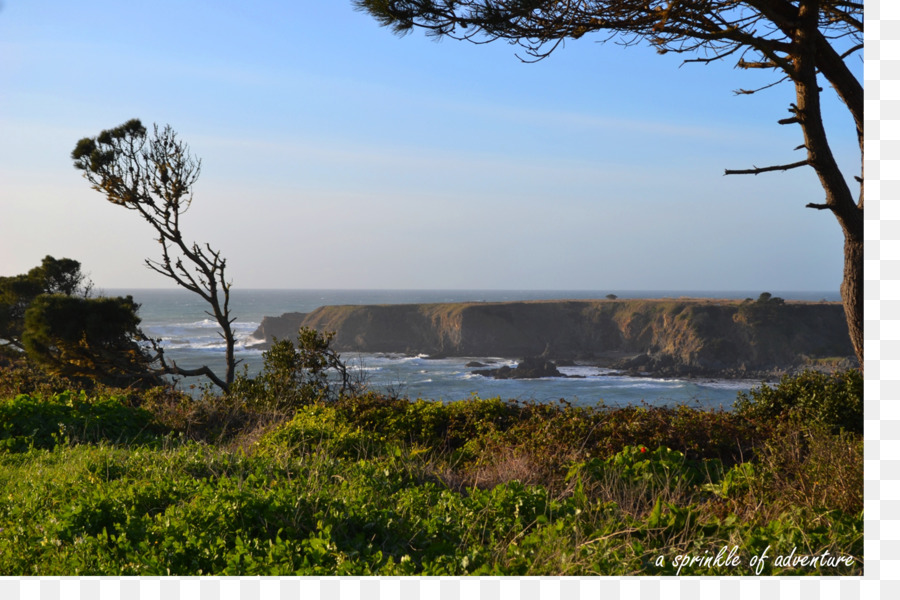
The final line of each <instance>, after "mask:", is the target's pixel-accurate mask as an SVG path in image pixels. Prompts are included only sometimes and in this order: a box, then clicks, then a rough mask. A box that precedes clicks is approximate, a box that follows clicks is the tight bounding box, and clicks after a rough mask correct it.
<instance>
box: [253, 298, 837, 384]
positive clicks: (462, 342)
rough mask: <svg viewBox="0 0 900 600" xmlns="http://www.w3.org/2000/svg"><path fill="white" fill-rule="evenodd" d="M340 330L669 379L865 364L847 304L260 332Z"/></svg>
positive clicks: (573, 308) (478, 312)
mask: <svg viewBox="0 0 900 600" xmlns="http://www.w3.org/2000/svg"><path fill="white" fill-rule="evenodd" d="M300 327H310V328H313V329H317V330H319V331H333V332H334V333H335V337H334V342H333V345H334V348H335V349H336V350H338V351H340V352H363V353H378V352H383V353H402V354H411V355H416V354H427V355H429V356H431V357H434V358H438V357H450V356H454V357H459V356H472V357H479V356H482V357H505V358H522V357H526V356H534V357H538V356H539V357H543V358H547V359H552V360H557V361H578V362H583V363H587V364H595V365H599V366H607V367H611V368H616V369H623V370H626V371H631V372H635V373H637V372H645V373H653V374H657V375H695V376H718V377H727V376H733V377H740V376H752V375H758V374H763V373H768V374H771V373H777V372H779V371H786V370H790V369H793V368H798V367H802V366H804V365H812V364H817V363H819V364H821V363H823V362H824V363H829V364H834V363H838V362H842V363H843V364H851V363H852V362H853V358H852V357H853V356H854V354H853V347H852V346H851V344H850V338H849V335H848V333H847V324H846V321H845V320H844V312H843V307H842V306H841V304H840V303H837V302H791V301H788V302H783V301H780V300H779V299H772V301H762V299H761V300H755V301H754V300H745V301H735V300H716V299H657V300H653V299H641V300H625V299H616V300H549V301H525V302H466V303H448V304H392V305H363V306H322V307H320V308H317V309H316V310H314V311H312V312H310V313H285V314H283V315H281V316H278V317H265V318H264V319H263V320H262V323H261V324H260V326H259V328H258V329H257V330H256V332H255V333H254V334H253V336H252V337H253V339H254V340H256V341H257V342H258V344H259V345H261V346H263V347H265V346H267V345H268V344H270V343H271V342H272V340H273V338H278V339H285V338H295V337H296V335H297V331H298V330H299V328H300Z"/></svg>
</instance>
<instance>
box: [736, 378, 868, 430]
mask: <svg viewBox="0 0 900 600" xmlns="http://www.w3.org/2000/svg"><path fill="white" fill-rule="evenodd" d="M735 409H736V411H737V413H738V414H739V415H742V416H744V417H747V418H753V419H759V420H767V419H769V420H771V419H775V418H780V417H789V416H790V417H796V418H799V419H800V420H803V421H806V422H818V423H822V424H824V425H827V426H829V427H830V428H831V429H832V431H834V432H837V431H839V430H841V429H845V430H846V431H850V432H854V433H860V434H861V433H862V432H863V377H862V373H860V372H859V371H857V370H856V369H850V370H847V371H841V372H838V373H832V374H827V373H818V372H816V371H805V372H803V373H801V374H800V375H794V376H791V375H785V376H784V377H782V378H781V381H780V382H779V383H778V385H777V386H775V387H769V386H768V385H765V384H763V385H762V386H761V387H759V388H755V389H752V390H750V391H749V392H738V398H737V401H736V402H735Z"/></svg>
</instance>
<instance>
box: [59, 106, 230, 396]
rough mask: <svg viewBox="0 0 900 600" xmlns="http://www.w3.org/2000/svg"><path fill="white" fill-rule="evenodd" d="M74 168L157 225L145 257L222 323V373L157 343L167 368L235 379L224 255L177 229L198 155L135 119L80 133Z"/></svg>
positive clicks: (196, 170) (120, 203) (216, 380)
mask: <svg viewBox="0 0 900 600" xmlns="http://www.w3.org/2000/svg"><path fill="white" fill-rule="evenodd" d="M72 159H73V160H74V161H75V168H76V169H79V170H80V171H82V172H83V174H84V177H85V178H86V179H87V180H88V181H89V182H90V183H91V185H92V187H93V188H94V189H95V190H97V191H98V192H102V193H103V194H105V195H106V199H107V200H109V201H110V202H112V203H113V204H115V205H118V206H123V207H125V208H127V209H129V210H133V211H136V212H137V213H138V214H140V215H141V216H142V217H143V218H144V220H145V221H147V222H148V223H149V224H150V226H151V227H152V228H153V229H154V230H155V231H156V233H157V235H158V236H159V237H157V241H158V242H159V245H160V247H161V251H162V258H161V259H160V260H151V259H149V258H148V259H146V261H145V262H146V265H147V266H148V267H149V268H150V269H152V270H154V271H156V272H157V273H160V274H161V275H164V276H166V277H168V278H169V279H171V280H172V281H174V282H175V283H176V284H178V285H179V286H181V287H183V288H184V289H186V290H189V291H191V292H193V293H195V294H197V295H198V296H200V297H201V298H203V300H204V301H205V302H206V303H207V304H208V305H209V310H208V311H206V313H207V314H208V315H209V316H210V317H212V318H213V319H215V320H216V322H217V323H218V324H219V326H220V327H221V328H222V331H221V332H220V335H221V336H222V338H223V339H224V340H225V378H224V380H223V379H222V378H220V377H219V376H218V375H216V374H215V373H214V372H213V371H212V369H210V368H209V367H208V366H203V367H201V368H199V369H183V368H181V367H178V366H177V365H176V364H175V363H173V362H167V361H166V360H165V357H164V355H163V352H162V348H160V347H158V346H157V348H156V350H157V352H158V356H159V359H160V361H161V362H162V364H163V367H164V369H165V370H166V372H167V373H170V374H173V375H184V376H196V375H205V376H206V377H208V378H209V379H210V381H212V382H213V383H215V384H216V385H217V386H219V387H220V388H222V389H223V390H226V391H227V390H228V388H229V386H230V385H231V383H232V382H233V381H234V375H235V366H236V364H237V361H236V360H235V357H234V345H235V335H234V329H233V328H232V323H233V322H234V318H232V317H231V313H230V309H229V300H230V291H231V282H229V281H227V280H226V279H225V258H224V257H223V256H222V254H221V252H220V251H218V250H213V249H212V247H211V246H210V245H209V244H204V245H202V246H201V245H200V244H198V243H196V242H187V241H185V239H184V237H183V236H182V232H181V217H182V215H183V214H184V213H185V211H186V210H187V209H188V208H189V207H190V205H191V200H192V199H193V191H192V186H193V185H194V183H195V182H196V181H197V178H198V177H199V175H200V160H199V159H198V158H196V157H194V156H192V155H191V154H190V150H189V149H188V147H187V145H185V144H184V143H183V142H181V141H179V140H178V139H177V138H176V134H175V132H174V131H173V130H172V128H171V127H169V126H168V125H166V126H165V127H164V128H163V129H161V130H160V129H159V128H158V127H157V126H156V125H154V126H153V133H152V135H151V134H149V133H148V132H147V129H146V128H145V127H144V126H143V125H142V124H141V122H140V121H139V120H138V119H132V120H130V121H128V122H127V123H124V124H123V125H120V126H119V127H116V128H114V129H108V130H104V131H101V132H100V135H98V136H97V137H95V138H84V139H82V140H80V141H79V142H78V144H77V145H76V146H75V150H73V151H72Z"/></svg>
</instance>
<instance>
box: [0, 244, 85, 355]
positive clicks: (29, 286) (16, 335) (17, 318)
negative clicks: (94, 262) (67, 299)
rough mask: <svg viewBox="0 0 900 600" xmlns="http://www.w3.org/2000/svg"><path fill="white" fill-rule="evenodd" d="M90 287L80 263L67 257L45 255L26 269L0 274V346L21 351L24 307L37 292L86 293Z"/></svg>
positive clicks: (80, 294) (70, 294)
mask: <svg viewBox="0 0 900 600" xmlns="http://www.w3.org/2000/svg"><path fill="white" fill-rule="evenodd" d="M90 290H91V283H90V282H89V281H87V280H86V278H85V275H84V274H83V273H82V272H81V263H79V262H78V261H77V260H72V259H71V258H61V259H58V260H57V259H55V258H53V257H52V256H49V255H48V256H45V257H44V259H43V260H42V261H41V264H40V266H38V267H34V268H33V269H31V270H30V271H28V273H24V274H21V275H13V276H11V277H0V349H5V350H7V351H12V352H24V351H25V345H24V343H23V341H22V335H23V333H24V331H25V311H26V310H28V307H29V306H31V304H32V302H34V301H35V299H36V298H37V297H38V296H40V295H41V294H62V295H65V296H75V295H77V296H81V297H87V296H88V295H90Z"/></svg>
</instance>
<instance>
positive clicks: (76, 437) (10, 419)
mask: <svg viewBox="0 0 900 600" xmlns="http://www.w3.org/2000/svg"><path fill="white" fill-rule="evenodd" d="M154 433H156V429H155V428H154V427H153V426H152V424H151V417H150V414H149V413H147V412H146V411H144V410H141V409H139V408H133V407H130V406H127V405H126V404H125V403H124V402H123V399H122V398H119V397H116V396H92V397H91V396H88V395H87V394H86V393H85V392H84V391H83V390H82V391H81V392H78V393H75V392H62V393H59V394H55V395H53V396H49V397H40V396H30V395H27V394H20V395H18V396H16V397H15V398H9V399H7V400H3V401H0V449H2V450H6V451H11V452H19V451H23V450H27V449H28V448H30V447H34V448H53V447H54V446H56V445H57V444H58V443H61V442H64V441H68V442H98V441H101V440H105V441H110V442H126V443H129V442H134V441H146V440H148V439H152V437H153V434H154Z"/></svg>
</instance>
